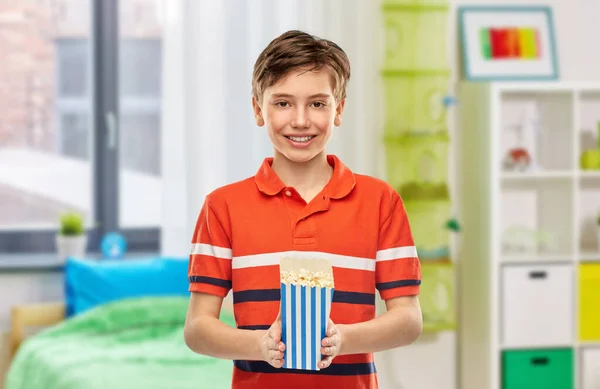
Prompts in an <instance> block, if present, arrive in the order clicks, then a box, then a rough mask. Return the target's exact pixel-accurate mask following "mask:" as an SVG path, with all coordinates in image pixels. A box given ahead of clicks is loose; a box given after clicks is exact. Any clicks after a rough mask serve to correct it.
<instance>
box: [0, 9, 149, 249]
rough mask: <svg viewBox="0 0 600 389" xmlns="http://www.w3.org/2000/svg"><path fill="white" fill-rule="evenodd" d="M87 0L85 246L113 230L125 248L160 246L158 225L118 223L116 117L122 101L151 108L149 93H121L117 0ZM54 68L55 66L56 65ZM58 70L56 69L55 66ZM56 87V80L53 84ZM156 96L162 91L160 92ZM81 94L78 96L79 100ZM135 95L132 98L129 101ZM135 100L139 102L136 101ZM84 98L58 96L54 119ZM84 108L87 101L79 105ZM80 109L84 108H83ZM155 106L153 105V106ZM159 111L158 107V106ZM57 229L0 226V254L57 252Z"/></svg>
mask: <svg viewBox="0 0 600 389" xmlns="http://www.w3.org/2000/svg"><path fill="white" fill-rule="evenodd" d="M90 5H91V7H90V8H91V9H90V12H91V21H92V26H91V37H90V43H91V45H90V47H91V51H92V53H91V61H90V64H91V66H90V70H91V74H92V91H91V96H90V97H91V101H92V104H91V107H89V108H91V129H92V137H93V152H92V156H93V163H94V165H93V171H94V174H93V182H92V183H90V185H93V191H92V192H93V194H94V198H93V200H94V201H93V212H92V213H93V216H94V222H93V226H92V227H90V228H89V229H88V230H87V237H88V250H87V251H88V252H89V253H92V254H97V253H98V252H99V251H100V242H101V239H102V237H103V236H104V234H106V233H108V232H113V231H117V232H119V233H121V234H122V235H124V236H125V238H126V239H127V251H128V252H158V251H159V249H160V227H159V226H157V227H147V228H121V227H120V226H119V193H120V192H119V186H120V183H119V169H120V165H119V142H118V139H119V118H120V109H119V108H120V105H121V107H122V106H123V105H129V104H132V103H133V106H134V107H135V106H138V107H140V108H142V110H152V108H155V107H156V106H158V107H160V100H159V102H158V103H156V102H153V101H151V100H153V99H146V98H143V99H141V100H140V99H137V98H133V99H131V98H129V97H125V98H123V99H121V101H120V100H119V99H120V96H119V66H118V65H119V42H120V37H119V0H90ZM57 68H58V66H57ZM57 73H58V70H57ZM57 85H58V86H59V87H60V85H59V84H57ZM159 99H160V97H159ZM78 100H79V101H78ZM132 100H133V101H132ZM136 103H137V104H136ZM82 107H83V105H82V102H81V100H80V99H78V98H75V97H66V98H64V99H62V101H57V104H56V106H55V108H56V110H57V119H56V120H57V121H60V120H61V117H60V116H61V115H62V114H63V113H64V112H63V110H62V109H61V108H66V109H65V112H66V111H71V109H69V108H72V109H73V110H74V111H79V109H80V108H82ZM83 108H84V109H85V107H83ZM82 112H84V111H82ZM155 112H156V111H155ZM157 112H158V113H159V114H161V112H160V109H159V110H158V111H157ZM55 235H56V229H55V228H49V229H25V228H23V229H15V230H0V255H4V254H8V255H13V254H33V253H36V254H37V253H47V254H52V253H55V252H56V245H55Z"/></svg>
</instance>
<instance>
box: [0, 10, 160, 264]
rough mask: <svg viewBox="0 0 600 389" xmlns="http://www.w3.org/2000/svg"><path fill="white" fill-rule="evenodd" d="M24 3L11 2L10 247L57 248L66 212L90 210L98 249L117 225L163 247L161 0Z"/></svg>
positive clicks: (1, 101) (0, 37)
mask: <svg viewBox="0 0 600 389" xmlns="http://www.w3.org/2000/svg"><path fill="white" fill-rule="evenodd" d="M20 4H21V3H17V4H16V5H14V6H10V7H0V51H2V52H3V53H6V56H4V54H3V56H4V57H5V58H6V59H7V60H6V62H4V61H3V69H2V71H1V72H0V109H1V110H2V112H6V113H7V114H6V115H1V116H2V117H0V254H1V253H3V252H53V251H54V243H53V242H54V234H55V231H56V226H57V223H58V219H59V216H60V214H61V213H62V212H64V211H66V210H74V211H78V212H80V213H81V214H82V215H83V216H84V217H85V220H86V223H87V225H88V228H89V237H90V250H91V251H97V250H98V247H99V240H100V238H101V236H102V235H103V234H104V233H106V232H109V231H120V232H122V233H124V234H125V235H126V236H127V237H128V241H129V249H130V250H136V249H140V250H157V249H158V237H159V226H160V215H161V207H162V201H161V196H162V182H161V172H160V137H161V55H162V54H161V53H162V45H161V44H162V39H161V29H160V24H159V23H158V20H157V12H156V11H157V10H156V5H157V2H156V1H155V0H52V1H45V2H36V3H35V5H31V4H29V5H27V4H25V3H24V4H23V5H20ZM31 7H35V10H34V12H32V11H31Z"/></svg>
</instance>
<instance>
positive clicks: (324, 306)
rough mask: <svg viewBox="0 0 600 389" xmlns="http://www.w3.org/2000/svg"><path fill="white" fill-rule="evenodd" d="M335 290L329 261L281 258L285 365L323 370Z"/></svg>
mask: <svg viewBox="0 0 600 389" xmlns="http://www.w3.org/2000/svg"><path fill="white" fill-rule="evenodd" d="M333 292H334V287H333V272H332V269H331V264H330V263H329V262H328V261H326V260H310V259H301V260H298V259H287V258H284V259H283V260H282V261H281V325H282V330H283V331H282V341H283V343H284V344H285V347H286V349H285V352H284V364H283V368H287V369H301V370H319V367H318V363H319V362H320V361H321V359H322V358H323V356H322V355H321V341H322V340H323V338H325V337H326V336H327V323H328V319H329V314H330V312H331V301H332V299H333Z"/></svg>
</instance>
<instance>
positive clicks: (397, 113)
mask: <svg viewBox="0 0 600 389" xmlns="http://www.w3.org/2000/svg"><path fill="white" fill-rule="evenodd" d="M383 87H384V93H385V94H384V99H385V100H384V104H385V116H386V122H385V123H384V132H385V136H401V135H403V134H405V133H407V132H421V133H429V134H431V133H438V132H440V131H447V123H446V106H445V105H444V98H445V97H446V95H447V94H448V88H449V76H448V72H447V71H434V72H416V71H415V72H387V71H386V72H384V76H383Z"/></svg>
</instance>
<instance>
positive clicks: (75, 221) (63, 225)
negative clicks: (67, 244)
mask: <svg viewBox="0 0 600 389" xmlns="http://www.w3.org/2000/svg"><path fill="white" fill-rule="evenodd" d="M83 232H84V225H83V218H82V217H81V215H79V214H78V213H75V212H66V213H64V214H62V215H61V216H60V235H64V236H78V235H83Z"/></svg>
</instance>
